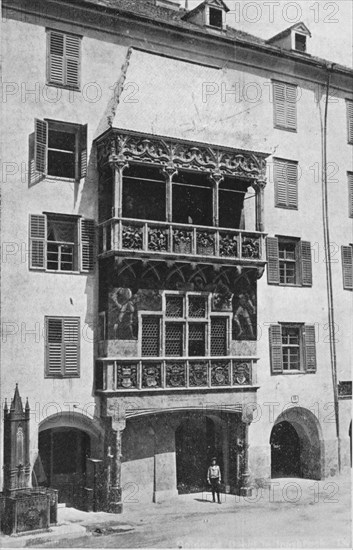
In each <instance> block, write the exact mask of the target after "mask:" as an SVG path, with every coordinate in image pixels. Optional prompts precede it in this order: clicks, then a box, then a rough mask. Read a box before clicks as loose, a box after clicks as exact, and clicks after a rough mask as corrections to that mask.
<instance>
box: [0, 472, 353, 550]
mask: <svg viewBox="0 0 353 550" xmlns="http://www.w3.org/2000/svg"><path fill="white" fill-rule="evenodd" d="M350 487H351V485H350V478H348V477H336V478H330V479H326V480H323V481H319V482H318V481H313V480H303V479H280V480H279V479H275V480H272V482H271V483H270V484H268V485H267V486H265V487H263V488H261V489H258V490H256V491H255V492H254V494H253V496H252V497H248V498H241V497H236V496H234V495H223V502H222V504H221V505H218V504H213V502H212V498H211V495H210V493H204V494H202V493H199V494H191V495H181V496H179V497H177V498H176V499H173V500H170V501H168V502H165V503H159V504H147V503H142V502H138V499H137V501H136V502H133V503H125V505H124V513H123V514H122V515H114V514H105V513H96V514H94V513H85V512H80V511H77V510H73V509H69V508H67V509H65V508H61V509H59V525H58V526H57V527H54V528H52V530H51V532H50V533H41V534H36V535H33V534H32V535H26V536H20V537H4V538H3V541H2V545H3V546H2V547H12V548H13V547H25V546H31V547H51V548H56V547H61V548H65V547H83V548H84V547H92V548H117V547H121V548H137V547H139V548H147V547H149V548H151V547H152V548H153V547H155V548H157V547H158V548H165V547H169V548H219V547H223V548H258V547H261V548H265V547H267V548H269V547H270V548H276V547H277V548H278V547H284V548H286V547H291V548H293V547H294V548H297V547H298V548H299V547H301V548H308V547H309V548H314V547H316V548H336V547H341V548H350V547H351V526H350V517H351V512H350V510H351V492H350ZM137 496H138V494H137ZM0 547H1V544H0Z"/></svg>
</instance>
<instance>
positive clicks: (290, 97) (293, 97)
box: [286, 84, 297, 130]
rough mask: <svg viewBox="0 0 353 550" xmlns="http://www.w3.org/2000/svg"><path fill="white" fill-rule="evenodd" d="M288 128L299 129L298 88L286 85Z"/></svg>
mask: <svg viewBox="0 0 353 550" xmlns="http://www.w3.org/2000/svg"><path fill="white" fill-rule="evenodd" d="M286 128H288V129H290V130H296V129H297V87H296V86H292V85H291V84H286Z"/></svg>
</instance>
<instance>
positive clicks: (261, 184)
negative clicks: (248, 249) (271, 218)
mask: <svg viewBox="0 0 353 550" xmlns="http://www.w3.org/2000/svg"><path fill="white" fill-rule="evenodd" d="M252 186H253V188H254V189H255V192H256V198H255V208H256V231H261V232H263V231H265V220H264V190H265V187H266V180H265V179H258V180H256V181H255V182H253V184H252Z"/></svg>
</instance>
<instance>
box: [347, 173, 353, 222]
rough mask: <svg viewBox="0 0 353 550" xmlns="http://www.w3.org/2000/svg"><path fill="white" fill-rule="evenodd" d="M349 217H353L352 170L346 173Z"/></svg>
mask: <svg viewBox="0 0 353 550" xmlns="http://www.w3.org/2000/svg"><path fill="white" fill-rule="evenodd" d="M348 201H349V217H350V218H353V172H349V173H348Z"/></svg>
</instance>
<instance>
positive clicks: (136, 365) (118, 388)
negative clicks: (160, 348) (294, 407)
mask: <svg viewBox="0 0 353 550" xmlns="http://www.w3.org/2000/svg"><path fill="white" fill-rule="evenodd" d="M256 361H257V359H256V358H253V357H252V358H249V357H236V358H235V357H212V358H205V357H202V358H199V359H197V358H192V359H190V358H180V359H179V358H175V359H173V358H168V359H165V358H156V359H148V358H143V359H140V358H139V359H133V358H132V359H117V360H112V361H109V360H107V361H97V364H96V376H95V385H96V390H101V391H107V392H124V391H125V392H126V391H128V392H129V391H163V390H164V391H166V390H168V391H170V390H182V389H183V390H202V389H204V390H207V389H210V388H211V389H212V388H240V387H244V386H253V385H254V384H255V383H256V380H255V378H256V376H255V365H256Z"/></svg>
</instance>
